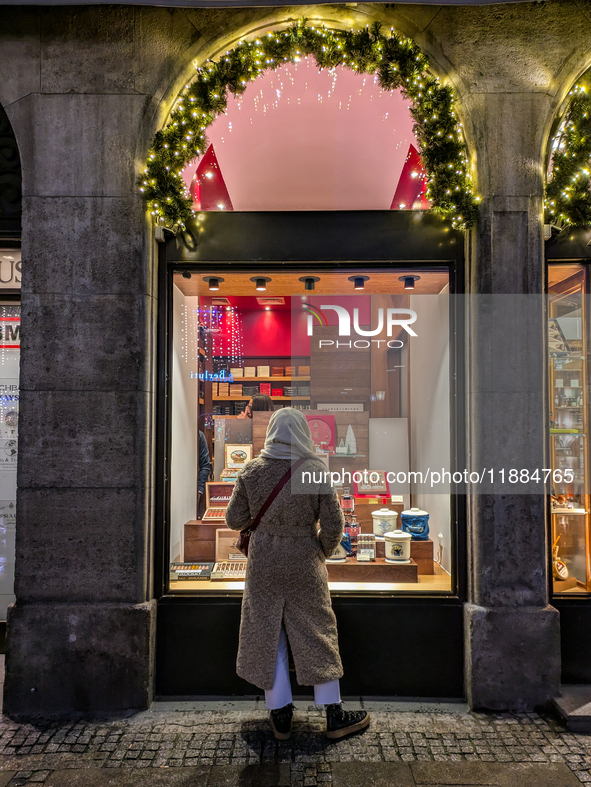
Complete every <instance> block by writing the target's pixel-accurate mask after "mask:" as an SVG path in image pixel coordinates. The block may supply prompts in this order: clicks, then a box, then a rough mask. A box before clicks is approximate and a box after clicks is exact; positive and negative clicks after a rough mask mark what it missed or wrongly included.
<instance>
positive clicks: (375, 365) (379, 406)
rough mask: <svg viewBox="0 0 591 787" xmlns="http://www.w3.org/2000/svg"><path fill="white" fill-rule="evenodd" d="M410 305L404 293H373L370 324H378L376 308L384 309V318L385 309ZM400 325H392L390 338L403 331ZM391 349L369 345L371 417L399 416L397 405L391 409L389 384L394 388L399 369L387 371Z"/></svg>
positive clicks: (404, 307) (408, 298)
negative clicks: (380, 394) (380, 393)
mask: <svg viewBox="0 0 591 787" xmlns="http://www.w3.org/2000/svg"><path fill="white" fill-rule="evenodd" d="M409 305H410V297H409V296H408V295H407V294H405V295H374V296H373V297H372V299H371V324H372V325H378V324H379V318H378V309H383V310H384V320H385V318H386V314H387V312H386V309H393V308H394V309H408V308H409ZM403 332H404V331H403V328H402V326H401V325H396V326H394V331H393V334H392V339H393V340H394V339H398V338H400V335H401V334H402V333H403ZM391 349H392V348H390V349H389V350H386V349H385V348H384V347H379V346H378V345H377V344H372V345H371V350H370V353H371V392H372V394H375V396H376V398H375V399H372V402H371V417H372V418H397V417H399V409H400V408H399V407H398V408H396V407H395V408H394V411H393V410H392V406H391V404H392V397H391V394H390V385H391V384H392V385H393V387H394V388H396V385H397V384H398V380H399V373H400V370H396V371H388V370H389V369H392V367H391V366H389V358H390V357H391ZM378 391H382V392H383V394H384V396H383V398H378Z"/></svg>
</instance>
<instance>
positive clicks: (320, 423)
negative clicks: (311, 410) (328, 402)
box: [306, 414, 336, 454]
mask: <svg viewBox="0 0 591 787" xmlns="http://www.w3.org/2000/svg"><path fill="white" fill-rule="evenodd" d="M306 421H307V422H308V426H309V427H310V434H311V436H312V441H313V443H314V448H315V449H316V450H317V451H321V452H323V453H327V454H334V452H335V450H334V448H335V438H336V426H335V417H334V415H328V414H327V415H324V414H322V415H311V414H310V415H307V416H306Z"/></svg>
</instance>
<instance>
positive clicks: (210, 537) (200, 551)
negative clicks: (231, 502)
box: [184, 520, 226, 563]
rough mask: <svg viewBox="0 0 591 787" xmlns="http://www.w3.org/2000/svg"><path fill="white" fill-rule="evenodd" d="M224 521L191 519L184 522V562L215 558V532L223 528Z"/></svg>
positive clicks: (224, 525)
mask: <svg viewBox="0 0 591 787" xmlns="http://www.w3.org/2000/svg"><path fill="white" fill-rule="evenodd" d="M225 528H226V523H225V522H220V523H216V522H201V521H199V520H192V521H190V522H187V523H186V524H185V557H184V560H185V562H186V563H188V562H191V561H198V560H207V561H211V560H215V534H216V532H217V531H218V530H220V529H225Z"/></svg>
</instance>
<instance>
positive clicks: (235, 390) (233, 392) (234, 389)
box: [230, 383, 242, 396]
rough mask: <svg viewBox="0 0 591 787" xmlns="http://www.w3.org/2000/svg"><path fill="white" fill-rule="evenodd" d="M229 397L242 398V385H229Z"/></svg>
mask: <svg viewBox="0 0 591 787" xmlns="http://www.w3.org/2000/svg"><path fill="white" fill-rule="evenodd" d="M230 396H242V383H230Z"/></svg>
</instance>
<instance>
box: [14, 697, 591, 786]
mask: <svg viewBox="0 0 591 787" xmlns="http://www.w3.org/2000/svg"><path fill="white" fill-rule="evenodd" d="M238 704H239V703H238ZM200 705H201V706H203V707H207V703H201V704H200ZM400 705H401V703H397V707H399V706H400ZM176 707H182V706H180V705H177V706H176ZM188 707H190V706H188ZM211 707H216V706H215V705H213V704H212V706H211ZM230 707H232V706H230ZM249 707H252V709H249V710H231V709H230V710H188V711H184V710H159V709H158V703H156V704H155V705H154V706H153V708H152V709H151V710H149V711H146V712H143V713H139V714H137V715H135V716H133V717H131V718H128V719H118V720H113V721H108V722H97V721H92V722H90V721H76V722H72V723H70V724H66V723H61V724H51V725H32V724H17V723H15V722H12V721H11V720H10V719H8V718H6V717H1V718H0V787H5V785H9V787H16V786H17V785H25V784H40V783H43V782H44V781H46V780H47V779H48V778H49V777H50V776H51V774H52V773H53V772H54V771H57V770H63V769H87V768H109V769H115V768H119V769H136V768H162V769H164V768H177V767H179V766H203V765H209V766H229V765H230V766H231V765H264V764H275V765H283V766H284V767H283V768H281V771H282V772H283V773H286V772H288V773H289V779H290V783H291V785H292V787H320V786H321V785H324V784H327V785H328V784H329V783H330V782H331V781H332V774H331V768H332V764H333V763H335V762H351V761H357V762H415V761H419V762H420V761H441V762H445V761H449V762H461V761H462V762H465V761H473V762H477V761H479V762H485V763H492V762H496V763H521V762H528V763H531V762H533V763H549V762H557V763H564V764H566V765H567V766H568V768H569V769H570V770H571V771H572V772H573V773H574V774H575V776H576V777H578V779H579V781H580V782H581V783H583V784H586V783H591V735H583V734H578V733H577V734H574V733H569V732H568V731H567V730H566V729H565V728H564V726H563V725H562V724H561V723H560V722H559V721H558V719H556V718H553V717H552V716H544V715H538V714H513V715H509V714H480V713H470V712H468V711H467V710H466V709H465V708H464V707H463V706H457V707H458V708H459V710H457V711H453V710H450V707H453V706H450V705H447V706H442V708H444V709H443V710H437V706H430V710H427V711H407V712H401V711H400V710H385V709H384V708H387V707H388V706H387V705H382V706H379V707H380V708H382V709H378V710H374V709H372V708H370V710H371V714H372V723H371V726H370V728H369V729H368V730H367V731H366V732H364V733H363V734H361V735H358V736H356V737H352V738H350V739H346V740H344V741H340V742H329V741H328V740H327V739H326V737H325V736H324V734H323V730H324V728H325V726H324V715H323V713H322V712H321V711H320V710H318V709H315V708H314V706H304V709H303V710H299V709H298V711H297V713H296V716H295V721H294V729H293V734H292V738H291V739H290V740H289V741H286V742H276V741H275V740H274V738H273V737H272V734H271V732H270V730H269V727H268V721H267V713H266V711H265V710H264V708H263V707H260V708H259V706H257V705H256V703H250V706H249ZM348 707H351V705H349V706H348ZM353 707H355V705H354V706H353ZM357 707H359V705H358V704H357ZM373 707H375V705H374V706H373ZM286 769H288V770H286ZM121 776H123V774H121ZM146 776H147V774H146ZM7 779H8V780H7ZM50 781H51V779H50ZM148 783H149V779H146V784H148Z"/></svg>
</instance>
